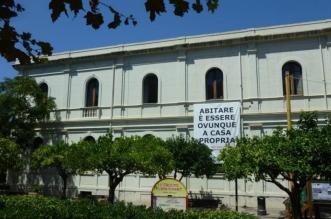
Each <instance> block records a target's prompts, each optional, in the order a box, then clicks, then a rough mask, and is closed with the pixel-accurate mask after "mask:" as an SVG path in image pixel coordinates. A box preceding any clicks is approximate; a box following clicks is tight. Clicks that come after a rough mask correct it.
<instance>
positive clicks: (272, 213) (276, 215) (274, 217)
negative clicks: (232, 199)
mask: <svg viewBox="0 0 331 219" xmlns="http://www.w3.org/2000/svg"><path fill="white" fill-rule="evenodd" d="M239 211H240V212H245V213H248V214H252V215H255V216H258V215H257V210H256V208H251V207H246V208H241V207H239ZM258 218H261V219H269V218H270V219H280V218H285V214H284V210H282V209H272V208H271V209H267V215H263V216H258Z"/></svg>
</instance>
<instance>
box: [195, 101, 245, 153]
mask: <svg viewBox="0 0 331 219" xmlns="http://www.w3.org/2000/svg"><path fill="white" fill-rule="evenodd" d="M239 136H240V103H238V102H229V103H209V104H208V103H207V104H195V105H194V138H196V139H198V140H199V141H200V142H201V143H204V144H206V145H207V146H208V147H209V148H210V149H212V150H213V157H217V156H218V154H219V152H220V150H221V149H222V148H223V147H224V146H225V145H233V144H234V143H235V140H236V138H237V137H239Z"/></svg>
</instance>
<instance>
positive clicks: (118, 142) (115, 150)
mask: <svg viewBox="0 0 331 219" xmlns="http://www.w3.org/2000/svg"><path fill="white" fill-rule="evenodd" d="M160 142H161V141H160V139H157V138H154V137H153V138H142V137H139V136H132V137H120V138H116V139H113V136H112V134H111V133H108V134H107V135H105V136H101V137H100V138H99V139H98V141H97V142H96V143H93V142H80V143H78V144H77V145H76V152H74V153H76V154H77V156H75V159H76V162H77V164H78V166H80V167H81V172H82V171H86V170H95V171H97V172H99V173H102V172H104V171H105V172H107V173H108V175H109V200H110V201H111V202H113V201H114V195H115V189H116V187H117V186H118V184H119V183H120V182H122V180H123V178H124V177H125V176H126V175H128V174H132V173H143V174H147V175H154V174H160V175H165V174H167V173H169V172H171V170H172V156H171V154H170V153H169V152H168V151H167V150H166V149H165V148H163V147H161V145H160Z"/></svg>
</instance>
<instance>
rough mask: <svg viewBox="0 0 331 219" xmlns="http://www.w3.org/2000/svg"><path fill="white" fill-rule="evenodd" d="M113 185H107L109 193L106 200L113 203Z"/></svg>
mask: <svg viewBox="0 0 331 219" xmlns="http://www.w3.org/2000/svg"><path fill="white" fill-rule="evenodd" d="M115 189H116V187H115V186H110V187H109V195H108V202H109V203H111V204H114V202H115Z"/></svg>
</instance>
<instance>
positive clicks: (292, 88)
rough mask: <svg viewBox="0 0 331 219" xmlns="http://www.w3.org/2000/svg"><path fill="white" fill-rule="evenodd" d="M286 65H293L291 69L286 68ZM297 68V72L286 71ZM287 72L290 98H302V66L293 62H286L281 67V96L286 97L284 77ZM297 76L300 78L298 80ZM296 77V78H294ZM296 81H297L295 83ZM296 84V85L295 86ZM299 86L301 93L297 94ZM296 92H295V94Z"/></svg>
mask: <svg viewBox="0 0 331 219" xmlns="http://www.w3.org/2000/svg"><path fill="white" fill-rule="evenodd" d="M288 65H293V66H292V67H291V66H290V67H287V66H288ZM295 68H298V69H299V71H297V72H293V71H292V72H291V71H288V70H287V69H292V70H293V69H295ZM287 71H288V72H289V74H290V95H291V96H304V88H303V70H302V65H301V64H300V63H299V62H298V61H295V60H291V61H287V62H285V63H284V64H283V66H282V75H281V77H282V91H283V96H286V81H285V76H286V72H287ZM298 75H299V76H300V78H298ZM294 77H296V78H294ZM296 80H297V81H298V82H297V83H296ZM299 83H300V84H299ZM296 84H297V85H296ZM300 86H301V92H298V88H299V87H300ZM295 91H296V92H295Z"/></svg>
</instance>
